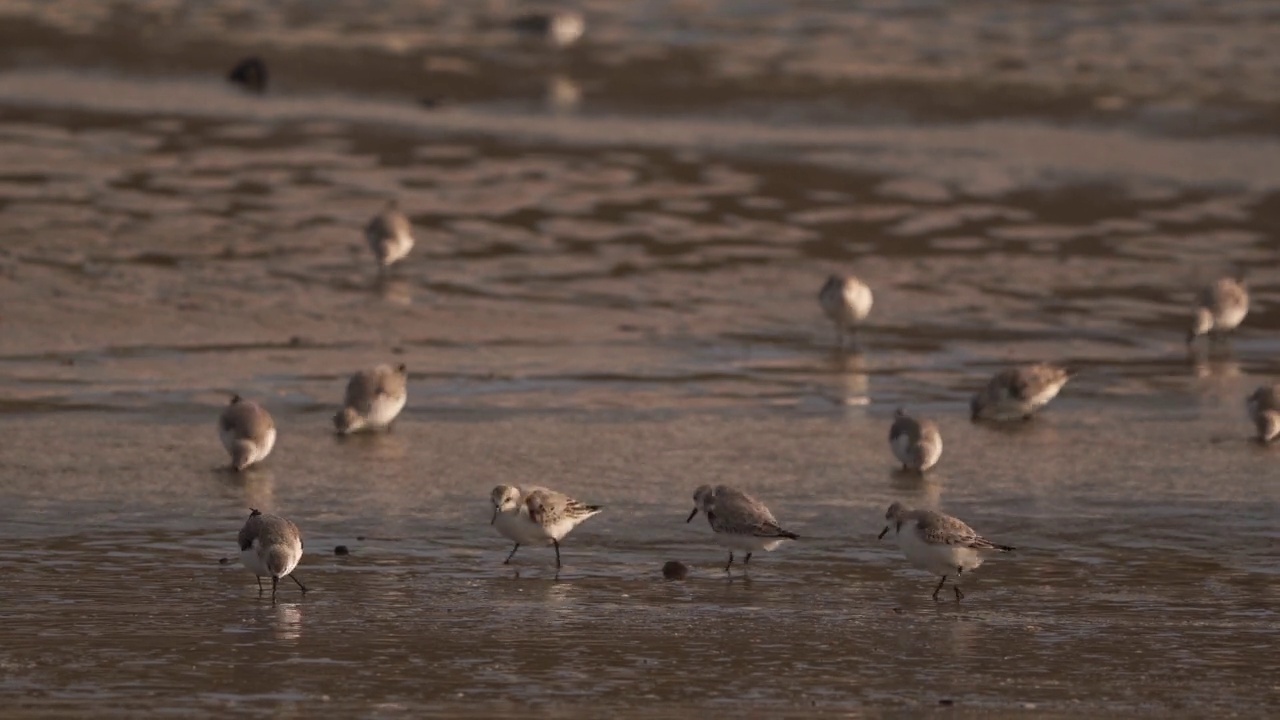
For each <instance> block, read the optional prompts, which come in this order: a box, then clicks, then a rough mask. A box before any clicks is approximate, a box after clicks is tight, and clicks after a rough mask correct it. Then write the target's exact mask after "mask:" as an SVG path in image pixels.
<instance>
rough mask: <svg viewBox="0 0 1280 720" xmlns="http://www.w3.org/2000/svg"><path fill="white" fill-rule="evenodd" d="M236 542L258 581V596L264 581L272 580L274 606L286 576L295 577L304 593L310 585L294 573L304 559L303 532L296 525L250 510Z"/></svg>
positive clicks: (244, 562)
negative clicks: (280, 585) (277, 593)
mask: <svg viewBox="0 0 1280 720" xmlns="http://www.w3.org/2000/svg"><path fill="white" fill-rule="evenodd" d="M237 539H238V540H239V542H240V562H241V563H242V564H243V565H244V566H245V567H246V568H247V569H248V570H249V572H251V573H253V574H254V577H256V578H257V580H258V594H262V578H263V577H270V578H271V602H273V603H274V602H275V601H276V588H277V586H278V585H279V584H280V578H282V577H285V576H288V577H290V578H293V581H294V582H295V583H297V584H298V587H299V588H301V589H302V592H303V593H306V592H307V586H306V585H303V584H302V581H301V580H299V579H298V578H297V576H296V575H294V574H293V570H294V568H296V567H298V563H299V562H300V561H301V560H302V533H301V532H299V531H298V526H297V525H294V524H293V523H292V522H290V521H288V520H286V519H284V518H282V517H280V516H279V515H264V514H262V512H260V511H259V510H257V509H251V510H250V511H249V519H248V520H246V521H245V523H244V527H242V528H240V534H239V536H238V538H237Z"/></svg>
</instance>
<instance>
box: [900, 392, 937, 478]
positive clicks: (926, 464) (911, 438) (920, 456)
mask: <svg viewBox="0 0 1280 720" xmlns="http://www.w3.org/2000/svg"><path fill="white" fill-rule="evenodd" d="M889 447H890V448H891V449H892V450H893V456H894V457H896V458H898V462H901V463H902V469H903V470H915V471H916V472H924V471H925V470H928V469H929V468H931V467H933V466H934V465H936V464H938V458H940V457H942V433H940V432H938V424H937V423H935V422H934V421H932V420H929V419H921V420H916V419H915V418H913V417H911V416H910V415H908V414H907V411H906V410H904V409H902V408H898V409H897V411H895V412H894V414H893V425H890V426H889Z"/></svg>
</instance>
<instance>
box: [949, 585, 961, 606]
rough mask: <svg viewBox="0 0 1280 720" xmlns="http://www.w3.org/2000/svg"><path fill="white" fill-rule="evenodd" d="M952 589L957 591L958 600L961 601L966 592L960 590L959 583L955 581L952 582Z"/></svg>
mask: <svg viewBox="0 0 1280 720" xmlns="http://www.w3.org/2000/svg"><path fill="white" fill-rule="evenodd" d="M951 589H952V590H955V591H956V602H960V601H961V600H963V599H964V593H962V592H960V586H959V585H957V584H955V583H951Z"/></svg>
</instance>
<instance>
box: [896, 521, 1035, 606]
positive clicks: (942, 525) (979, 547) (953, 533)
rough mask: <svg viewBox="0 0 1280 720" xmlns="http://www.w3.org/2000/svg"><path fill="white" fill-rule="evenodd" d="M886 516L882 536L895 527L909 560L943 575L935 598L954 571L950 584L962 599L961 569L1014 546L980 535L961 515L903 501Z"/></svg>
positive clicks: (970, 566) (971, 567) (972, 568)
mask: <svg viewBox="0 0 1280 720" xmlns="http://www.w3.org/2000/svg"><path fill="white" fill-rule="evenodd" d="M884 518H885V520H888V521H889V523H888V525H886V526H885V528H884V530H881V531H880V535H879V537H880V538H883V537H884V536H885V534H886V533H888V532H889V531H890V530H893V531H894V536H895V537H896V538H897V540H898V547H899V548H901V549H902V554H903V555H905V556H906V557H907V561H908V562H910V563H911V564H912V565H915V566H916V567H918V568H920V569H922V570H928V571H929V572H931V573H933V574H934V575H941V576H942V580H941V582H939V583H938V587H936V588H934V589H933V599H934V600H937V599H938V593H939V592H940V591H941V590H942V586H943V585H945V584H946V582H947V578H948V577H949V576H951V575H955V576H956V578H957V580H956V581H955V582H952V583H951V587H952V589H953V590H955V592H956V602H960V599H961V598H963V597H964V593H963V592H961V590H960V583H959V577H960V574H961V573H963V572H964V571H965V570H976V569H977V568H978V566H979V565H981V564H982V561H983V560H985V559H986V558H984V557H983V555H982V554H983V552H985V551H988V550H998V551H1000V552H1010V551H1012V550H1014V549H1015V548H1011V547H1009V546H1008V545H997V544H995V543H993V542H991V541H990V540H987V539H986V538H984V537H981V536H980V535H978V534H977V533H976V532H974V531H973V528H971V527H969V526H968V525H965V524H964V523H963V522H961V521H960V519H959V518H954V517H952V516H950V515H946V514H943V513H940V512H935V511H933V510H911V509H909V508H906V507H903V505H902V503H894V504H892V505H890V506H889V511H888V512H886V513H885V514H884Z"/></svg>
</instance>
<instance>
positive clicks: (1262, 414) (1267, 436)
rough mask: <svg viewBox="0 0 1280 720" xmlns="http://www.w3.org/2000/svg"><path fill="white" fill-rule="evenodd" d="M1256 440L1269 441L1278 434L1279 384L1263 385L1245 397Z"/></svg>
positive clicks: (1279, 424)
mask: <svg viewBox="0 0 1280 720" xmlns="http://www.w3.org/2000/svg"><path fill="white" fill-rule="evenodd" d="M1245 407H1246V408H1247V409H1248V411H1249V419H1250V420H1252V421H1253V426H1254V428H1255V429H1257V432H1258V441H1259V442H1263V443H1269V442H1271V441H1272V440H1275V439H1276V436H1277V435H1280V385H1263V386H1262V387H1260V388H1258V389H1257V390H1254V391H1253V393H1252V394H1251V395H1249V397H1248V398H1246V399H1245Z"/></svg>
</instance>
